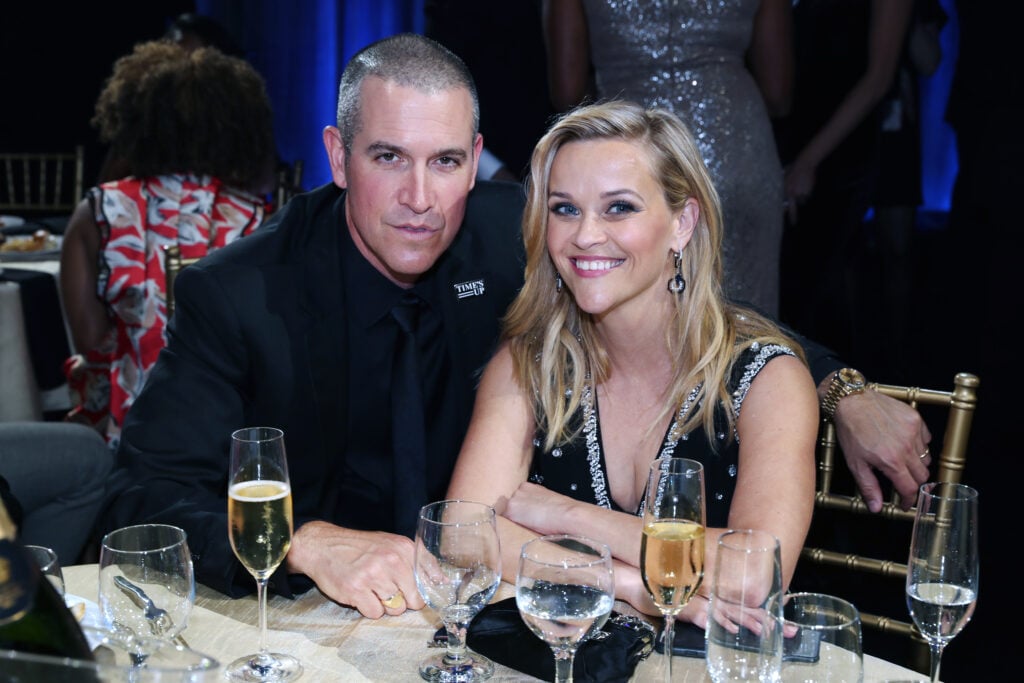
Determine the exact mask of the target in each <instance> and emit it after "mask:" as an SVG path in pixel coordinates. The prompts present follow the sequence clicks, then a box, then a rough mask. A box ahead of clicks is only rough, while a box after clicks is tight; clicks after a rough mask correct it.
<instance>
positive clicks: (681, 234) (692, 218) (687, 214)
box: [676, 197, 700, 253]
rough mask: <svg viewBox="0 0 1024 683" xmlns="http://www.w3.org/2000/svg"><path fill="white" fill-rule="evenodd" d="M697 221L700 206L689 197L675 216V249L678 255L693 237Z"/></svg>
mask: <svg viewBox="0 0 1024 683" xmlns="http://www.w3.org/2000/svg"><path fill="white" fill-rule="evenodd" d="M699 220H700V204H698V203H697V200H696V199H694V198H693V197H690V198H689V199H687V200H686V203H684V204H683V208H682V209H680V210H679V213H678V214H677V215H676V240H677V241H676V247H677V251H679V252H680V253H682V251H683V249H685V248H686V245H687V244H689V243H690V238H691V237H693V231H694V230H695V229H696V228H697V222H698V221H699Z"/></svg>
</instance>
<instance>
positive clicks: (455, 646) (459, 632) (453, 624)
mask: <svg viewBox="0 0 1024 683" xmlns="http://www.w3.org/2000/svg"><path fill="white" fill-rule="evenodd" d="M444 627H445V629H446V630H447V631H448V646H447V648H446V649H445V653H444V662H445V664H446V665H450V664H456V663H458V662H460V661H462V660H463V659H464V658H465V656H466V629H467V628H468V627H469V622H461V621H446V622H445V624H444Z"/></svg>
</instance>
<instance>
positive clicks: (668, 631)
mask: <svg viewBox="0 0 1024 683" xmlns="http://www.w3.org/2000/svg"><path fill="white" fill-rule="evenodd" d="M675 628H676V617H675V615H674V614H666V615H665V633H664V635H663V636H662V640H661V642H662V644H663V645H664V648H665V683H672V644H673V641H674V640H675Z"/></svg>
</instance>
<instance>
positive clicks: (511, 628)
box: [466, 597, 655, 683]
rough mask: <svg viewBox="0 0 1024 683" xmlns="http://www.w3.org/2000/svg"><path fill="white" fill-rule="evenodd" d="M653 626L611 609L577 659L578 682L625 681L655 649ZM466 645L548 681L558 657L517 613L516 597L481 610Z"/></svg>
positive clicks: (622, 682)
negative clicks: (608, 615) (602, 624)
mask: <svg viewBox="0 0 1024 683" xmlns="http://www.w3.org/2000/svg"><path fill="white" fill-rule="evenodd" d="M654 640H655V633H654V628H653V627H652V626H651V625H650V624H648V623H647V622H645V621H643V620H641V619H638V618H636V617H632V616H628V615H625V614H619V613H618V612H612V614H611V616H610V617H609V618H608V621H606V622H605V624H604V627H603V628H602V629H601V630H600V631H598V632H597V633H595V634H594V635H592V636H591V637H590V638H588V639H587V640H586V641H585V642H584V643H583V645H581V646H580V648H579V650H577V651H576V658H575V661H574V662H573V670H572V671H573V673H572V675H573V680H574V681H576V682H577V683H620V682H621V683H626V681H628V680H629V678H630V676H632V675H633V671H634V670H635V669H636V665H637V664H638V663H639V662H640V660H642V659H646V658H647V655H649V654H650V653H651V650H653V649H654ZM466 645H468V646H469V649H471V650H473V651H474V652H479V653H480V654H482V655H484V656H485V657H489V658H490V659H492V660H493V661H495V662H497V663H499V664H504V665H505V666H507V667H509V668H511V669H515V670H517V671H521V672H523V673H525V674H529V675H530V676H533V677H534V678H540V679H542V680H545V681H553V680H555V656H554V653H553V652H552V651H551V647H550V646H548V644H547V643H545V642H544V641H543V640H541V639H540V638H538V637H537V636H535V635H534V634H533V631H531V630H530V628H529V627H528V626H527V625H526V624H525V623H524V622H523V619H522V617H521V616H519V609H518V608H517V607H516V599H515V598H514V597H512V598H507V599H505V600H501V601H499V602H495V603H492V604H490V605H488V606H487V607H484V608H483V609H482V610H480V613H479V614H478V615H477V616H476V618H475V619H474V620H473V621H472V623H470V625H469V629H468V630H467V632H466Z"/></svg>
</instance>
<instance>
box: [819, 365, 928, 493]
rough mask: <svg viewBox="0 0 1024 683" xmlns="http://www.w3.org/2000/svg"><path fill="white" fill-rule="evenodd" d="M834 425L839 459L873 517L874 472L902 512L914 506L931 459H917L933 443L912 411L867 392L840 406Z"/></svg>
mask: <svg viewBox="0 0 1024 683" xmlns="http://www.w3.org/2000/svg"><path fill="white" fill-rule="evenodd" d="M823 384H825V385H826V386H827V383H823ZM835 425H836V436H837V437H838V439H839V447H840V448H841V449H842V450H843V457H845V458H846V464H847V466H848V467H849V468H850V472H851V473H852V474H853V478H854V480H855V481H856V482H857V487H858V488H859V489H860V493H861V495H862V496H863V497H864V502H866V503H867V505H868V508H869V509H870V510H871V511H872V512H878V511H879V510H881V509H882V488H881V486H880V485H879V483H878V478H877V477H876V476H875V471H876V470H877V471H878V472H881V473H882V474H883V475H885V476H886V477H887V478H888V479H889V481H891V482H892V485H893V487H894V488H895V489H896V490H897V491H898V492H899V494H900V501H901V503H902V506H903V508H904V509H907V508H909V507H910V506H912V505H914V504H915V503H916V501H917V489H918V486H920V485H921V484H923V483H924V482H925V481H927V480H928V465H929V464H930V463H931V455H927V456H925V457H924V458H922V457H921V454H923V453H925V452H926V451H927V449H928V444H929V442H930V441H931V440H932V435H931V432H929V431H928V427H927V425H925V423H924V420H922V419H921V415H920V414H919V413H918V412H917V411H916V410H914V409H913V408H911V407H910V406H909V405H907V404H906V403H904V402H903V401H898V400H896V399H894V398H890V397H888V396H886V395H884V394H880V393H878V392H877V391H872V390H870V389H868V390H866V391H864V392H863V393H860V394H853V395H850V396H847V397H845V398H843V399H842V400H841V401H839V406H838V407H837V409H836V414H835Z"/></svg>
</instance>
